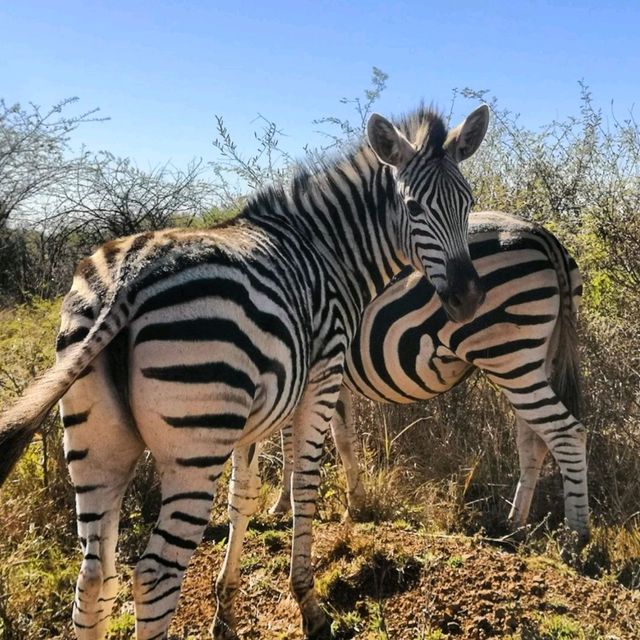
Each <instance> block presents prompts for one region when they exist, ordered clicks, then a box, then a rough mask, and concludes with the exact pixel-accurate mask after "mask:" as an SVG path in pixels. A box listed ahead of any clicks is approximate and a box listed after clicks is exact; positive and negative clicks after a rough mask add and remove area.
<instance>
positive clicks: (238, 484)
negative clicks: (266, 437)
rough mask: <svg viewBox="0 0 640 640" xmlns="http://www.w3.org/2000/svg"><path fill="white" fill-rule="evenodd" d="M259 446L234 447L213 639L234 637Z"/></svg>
mask: <svg viewBox="0 0 640 640" xmlns="http://www.w3.org/2000/svg"><path fill="white" fill-rule="evenodd" d="M259 451H260V447H259V445H255V444H253V445H251V446H249V447H243V448H239V449H236V450H235V451H234V452H233V470H232V473H231V480H230V482H229V521H230V522H229V541H228V543H227V553H226V556H225V559H224V563H223V565H222V568H221V570H220V574H219V575H218V579H217V581H216V597H217V600H218V607H217V610H216V616H215V618H214V621H213V626H212V628H211V634H212V636H213V637H214V638H215V640H235V638H237V635H236V633H235V630H234V629H235V616H234V614H233V601H234V599H235V596H236V594H237V592H238V588H239V586H240V555H241V553H242V543H243V541H244V537H245V533H246V531H247V526H248V524H249V520H250V518H251V516H252V515H253V514H254V513H255V511H256V509H257V508H258V493H259V491H260V475H259V471H258V457H259Z"/></svg>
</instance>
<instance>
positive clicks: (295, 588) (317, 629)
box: [289, 366, 342, 640]
mask: <svg viewBox="0 0 640 640" xmlns="http://www.w3.org/2000/svg"><path fill="white" fill-rule="evenodd" d="M327 369H329V367H322V369H321V370H320V372H319V375H318V378H319V380H318V381H314V377H313V376H310V382H309V385H308V387H307V390H306V391H305V395H304V398H303V399H302V402H301V403H300V405H299V407H298V409H297V411H296V414H295V417H294V423H293V447H294V457H293V460H294V463H293V464H294V469H293V478H292V481H291V492H292V496H293V540H292V544H291V573H290V578H289V583H290V586H291V591H292V593H293V595H294V597H295V598H296V600H297V602H298V605H299V606H300V613H301V615H302V629H303V632H304V634H305V636H306V638H308V639H309V640H324V639H325V638H329V637H330V621H329V618H328V617H327V615H326V614H325V613H324V611H323V610H322V608H321V607H320V604H319V602H318V597H317V595H316V592H315V589H314V580H313V568H312V566H311V547H312V522H313V516H314V514H315V511H316V500H317V498H318V487H319V485H320V463H321V460H322V455H323V448H324V440H325V436H326V434H327V431H328V430H329V425H330V421H331V418H332V414H333V413H334V408H335V406H336V403H337V401H338V395H339V392H340V387H341V383H342V371H341V368H340V369H339V375H336V374H335V373H332V374H327ZM331 369H333V371H335V370H336V369H338V367H337V366H334V367H331Z"/></svg>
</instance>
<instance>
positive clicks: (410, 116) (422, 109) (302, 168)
mask: <svg viewBox="0 0 640 640" xmlns="http://www.w3.org/2000/svg"><path fill="white" fill-rule="evenodd" d="M391 121H392V122H393V124H394V125H395V126H396V127H397V128H398V129H399V130H400V131H401V132H402V133H403V135H404V136H405V137H406V138H407V139H408V140H409V141H410V142H411V143H412V144H413V145H414V146H415V147H416V149H417V150H418V153H424V152H426V151H427V150H428V151H429V153H430V154H431V157H433V158H438V157H442V156H443V155H444V143H445V140H446V139H447V133H448V130H447V126H446V124H445V121H444V117H443V115H442V113H441V112H440V111H439V110H437V109H436V108H435V107H433V106H432V105H429V106H426V105H425V104H424V103H422V104H420V105H419V106H418V108H417V109H415V110H414V111H411V112H410V113H407V114H405V115H402V116H399V117H392V118H391ZM363 162H364V163H366V164H368V165H369V166H372V165H373V164H375V163H378V162H379V160H378V158H377V157H376V155H375V153H374V152H373V150H372V149H371V147H370V146H369V142H368V141H367V139H366V137H364V136H363V137H362V138H361V139H360V140H358V141H357V142H355V143H354V144H353V145H352V146H351V147H347V148H346V149H343V150H341V151H338V152H336V153H335V154H333V155H330V156H329V157H328V158H321V159H318V158H310V159H308V160H302V161H300V162H298V164H297V165H296V166H295V167H294V169H293V172H292V176H291V179H290V180H289V181H288V182H287V181H285V183H283V184H281V185H269V186H266V187H264V188H262V189H259V190H258V191H256V192H255V193H254V194H252V195H251V196H250V197H249V198H248V200H247V204H246V206H247V208H253V207H260V206H261V204H263V203H268V204H270V205H273V204H274V203H275V202H277V201H280V200H281V198H283V197H284V198H286V197H290V196H293V197H300V196H302V195H303V194H304V193H305V192H307V191H309V190H310V189H314V188H320V189H322V188H323V187H324V186H326V185H327V183H328V182H330V181H331V180H332V178H333V177H334V176H338V175H339V174H341V173H344V172H345V171H346V172H349V173H351V171H352V170H353V169H354V168H357V167H358V166H359V165H361V164H362V163H363Z"/></svg>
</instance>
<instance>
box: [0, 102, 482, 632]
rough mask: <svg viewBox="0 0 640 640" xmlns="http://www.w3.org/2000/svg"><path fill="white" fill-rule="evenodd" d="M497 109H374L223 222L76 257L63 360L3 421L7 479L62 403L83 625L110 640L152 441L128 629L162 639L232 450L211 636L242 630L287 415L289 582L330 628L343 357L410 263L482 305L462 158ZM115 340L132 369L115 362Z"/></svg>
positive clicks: (313, 628) (304, 606) (458, 298)
mask: <svg viewBox="0 0 640 640" xmlns="http://www.w3.org/2000/svg"><path fill="white" fill-rule="evenodd" d="M487 118H488V110H487V109H486V107H481V108H480V109H478V110H476V111H475V112H473V113H472V114H471V115H470V116H469V117H468V118H467V119H466V120H465V122H464V123H463V124H462V125H460V126H459V127H458V128H456V129H454V130H452V131H451V132H447V131H446V128H445V126H444V124H443V122H442V120H441V118H440V117H439V116H437V115H436V114H434V113H433V112H432V111H430V110H427V109H423V108H421V109H419V110H418V111H416V112H415V113H413V114H411V115H410V116H409V117H407V118H404V119H403V120H401V121H400V122H399V123H398V127H396V126H394V125H393V124H391V123H390V122H389V121H387V120H385V119H384V118H382V117H381V116H377V115H374V116H372V117H371V119H370V121H369V123H368V137H369V142H370V144H371V147H372V149H371V148H370V147H369V146H367V145H362V146H361V147H360V148H358V149H356V150H355V151H354V152H353V153H351V154H349V155H348V156H346V157H345V158H343V159H341V160H339V161H336V162H335V163H333V164H330V165H328V166H326V167H323V168H320V169H319V170H317V171H316V172H314V173H311V172H309V171H306V172H305V171H302V172H300V174H299V175H298V176H297V177H296V179H295V180H294V181H293V182H292V184H291V185H290V186H289V187H288V188H282V189H280V188H271V189H267V190H266V191H264V192H261V193H258V194H257V195H256V196H254V197H253V198H252V199H250V201H249V202H248V204H247V205H246V207H245V208H244V211H243V212H242V213H241V214H240V216H239V217H238V218H236V219H235V220H233V221H232V222H230V223H228V224H225V225H221V226H218V227H215V228H213V229H210V230H205V231H203V230H197V231H194V230H189V229H186V230H167V231H162V232H158V233H147V234H140V235H136V236H132V237H128V238H123V239H120V240H115V241H112V242H109V243H107V244H106V245H104V246H103V247H101V248H100V249H99V250H98V251H97V252H96V253H95V254H94V255H93V256H92V257H90V258H87V259H85V260H83V261H82V262H81V263H80V265H79V266H78V269H77V271H76V275H75V278H74V281H73V284H72V288H71V292H70V293H69V295H68V296H67V297H66V299H65V302H64V305H63V313H62V322H61V329H60V335H59V337H58V344H57V353H58V360H57V363H56V365H55V366H54V367H53V368H52V369H51V370H50V371H49V372H47V373H46V374H45V375H44V377H43V378H42V379H41V380H40V381H39V382H37V383H35V385H34V386H33V387H31V388H30V389H29V390H27V392H26V394H25V396H24V397H23V398H22V399H21V400H20V401H19V402H18V403H17V404H16V405H15V406H14V407H13V408H11V409H9V410H8V411H7V412H5V413H4V414H2V416H0V481H2V480H4V478H5V477H6V475H7V474H8V472H9V471H10V469H11V467H12V466H13V464H14V463H15V461H16V460H17V459H18V457H19V455H20V453H21V452H22V450H23V449H24V447H25V446H26V444H27V443H28V441H29V439H30V438H31V436H32V435H33V433H34V432H35V430H36V429H37V428H38V426H39V424H40V422H41V421H42V419H43V417H44V416H45V415H46V413H47V411H48V410H49V409H50V408H51V407H52V406H53V405H54V404H55V403H56V402H57V401H58V400H59V399H60V398H62V402H61V408H62V416H63V423H64V426H65V433H64V444H65V452H66V458H67V462H68V465H69V471H70V475H71V479H72V482H73V484H74V487H75V489H76V507H77V517H78V531H79V535H80V539H81V543H82V548H83V554H84V559H83V562H82V566H81V570H80V575H79V577H78V583H77V589H76V596H75V602H74V610H73V621H74V626H75V631H76V635H77V636H78V638H81V639H83V640H89V639H99V638H102V637H104V633H105V628H106V625H107V623H108V620H109V616H110V613H111V608H112V604H113V600H114V599H115V597H116V594H117V587H118V585H117V574H116V568H115V546H116V538H117V523H118V512H119V508H120V503H121V500H122V496H123V494H124V491H125V488H126V486H127V483H128V481H129V479H130V478H131V475H132V473H133V469H134V466H135V463H136V461H137V460H138V458H139V456H140V454H141V452H142V451H143V449H144V448H145V447H146V448H148V449H149V450H150V451H151V452H152V454H153V456H154V459H155V462H156V465H157V468H158V471H159V474H160V478H161V484H162V498H163V500H162V507H161V511H160V516H159V519H158V522H157V525H156V527H155V529H154V530H153V533H152V536H151V539H150V540H149V544H148V546H147V548H146V550H145V552H144V553H143V555H142V557H141V559H140V561H139V562H138V565H137V566H136V569H135V572H134V579H133V592H134V598H135V604H136V636H137V638H138V639H140V640H142V639H144V640H152V639H156V638H164V637H166V634H167V629H168V627H169V622H170V620H171V616H172V614H173V611H174V609H175V606H176V602H177V600H178V596H179V592H180V584H181V581H182V577H183V574H184V571H185V569H186V566H187V563H188V561H189V558H190V557H191V554H192V552H193V550H194V549H195V548H196V546H197V544H198V542H199V541H200V538H201V536H202V532H203V530H204V527H205V525H206V523H207V520H208V516H209V510H210V507H211V502H212V499H213V494H214V490H215V486H216V481H217V480H218V478H219V476H220V474H221V472H222V468H223V465H224V464H225V462H226V461H227V460H228V459H229V457H231V455H232V454H233V463H234V472H233V476H232V481H231V489H230V492H231V498H232V500H231V505H230V515H231V532H232V536H233V537H234V540H236V541H239V542H236V543H234V544H232V545H229V548H228V552H227V557H226V560H225V563H224V566H223V569H222V573H221V576H220V578H219V580H218V588H217V595H218V611H217V614H216V619H215V622H214V628H213V633H214V636H215V637H216V638H232V637H235V633H234V632H233V626H234V618H233V611H232V602H233V596H234V594H235V593H236V591H237V588H238V582H239V566H238V563H239V554H240V550H241V541H242V534H243V532H244V529H245V528H246V524H247V519H248V516H249V515H250V514H251V513H252V511H253V509H254V508H255V503H256V497H257V458H258V456H257V455H256V443H257V442H259V441H260V440H261V439H263V438H265V437H267V436H268V435H270V434H271V433H273V432H274V431H275V430H277V429H279V428H280V427H281V426H282V425H283V424H285V423H286V422H288V421H292V422H293V425H294V427H293V432H294V436H293V442H294V450H295V455H296V464H295V469H294V473H293V482H292V486H293V499H294V500H293V501H294V519H295V526H296V532H295V536H294V540H293V545H292V563H291V586H292V590H293V593H294V595H295V597H296V598H297V600H298V602H299V605H300V609H301V613H302V620H303V627H304V630H305V632H306V634H307V636H308V637H310V638H315V637H318V638H319V637H324V636H326V635H327V633H328V624H327V621H326V616H325V615H324V613H323V612H322V610H321V608H320V607H319V605H318V602H317V598H316V596H315V593H314V589H313V573H312V569H311V561H310V557H311V519H312V516H313V514H314V510H315V500H316V493H317V491H316V490H317V486H318V483H319V476H320V474H319V461H320V453H321V450H322V446H323V441H324V436H325V433H326V431H327V430H328V428H329V424H330V420H331V417H332V415H333V411H334V407H335V404H336V402H337V400H338V395H339V392H340V388H341V384H342V374H343V368H344V358H345V353H346V350H347V348H348V346H349V343H350V341H351V340H352V338H353V336H354V334H355V331H356V329H357V327H358V325H359V323H360V317H361V314H362V311H363V309H364V307H365V306H366V304H367V303H368V302H369V301H370V300H371V298H372V297H373V296H375V295H376V294H377V293H378V292H380V291H381V290H382V288H383V287H384V285H385V284H386V283H387V282H388V281H389V280H390V279H391V278H392V277H393V276H394V275H395V274H396V273H397V272H399V271H400V270H401V268H402V267H403V266H404V265H406V264H412V265H413V266H414V267H415V268H418V269H420V270H421V272H423V273H426V274H427V275H428V277H429V278H430V279H431V280H432V282H433V283H434V285H435V287H436V288H437V290H438V293H439V295H440V296H441V298H442V300H443V304H444V305H445V306H446V308H447V310H448V313H450V314H451V315H452V317H456V318H459V319H465V318H469V317H471V316H473V314H474V312H475V309H476V308H477V306H478V304H479V303H480V302H481V300H482V297H483V294H482V291H481V289H480V287H479V280H478V276H477V274H476V272H475V270H474V269H473V266H472V264H471V261H470V258H469V253H468V245H467V223H468V213H469V208H470V206H471V202H472V197H471V192H470V189H469V186H468V184H467V183H466V181H465V180H464V178H463V177H462V174H461V173H460V171H459V169H458V162H459V161H461V160H463V159H465V158H466V157H468V156H469V155H471V154H472V153H473V152H474V151H475V150H476V149H477V147H478V145H479V144H480V142H481V140H482V138H483V137H484V134H485V131H486V126H487ZM108 345H110V346H108ZM107 347H108V348H107ZM118 350H121V351H122V354H123V355H124V356H125V358H124V359H125V361H126V362H127V375H126V376H124V375H123V372H122V371H121V370H117V369H115V368H114V367H113V366H112V365H111V362H110V361H111V356H113V355H114V352H117V351H118ZM125 378H126V379H125Z"/></svg>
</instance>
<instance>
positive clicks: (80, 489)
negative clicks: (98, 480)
mask: <svg viewBox="0 0 640 640" xmlns="http://www.w3.org/2000/svg"><path fill="white" fill-rule="evenodd" d="M103 487H104V485H103V484H78V485H76V486H74V487H73V490H74V491H75V492H76V493H91V492H92V491H95V490H96V489H102V488H103Z"/></svg>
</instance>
